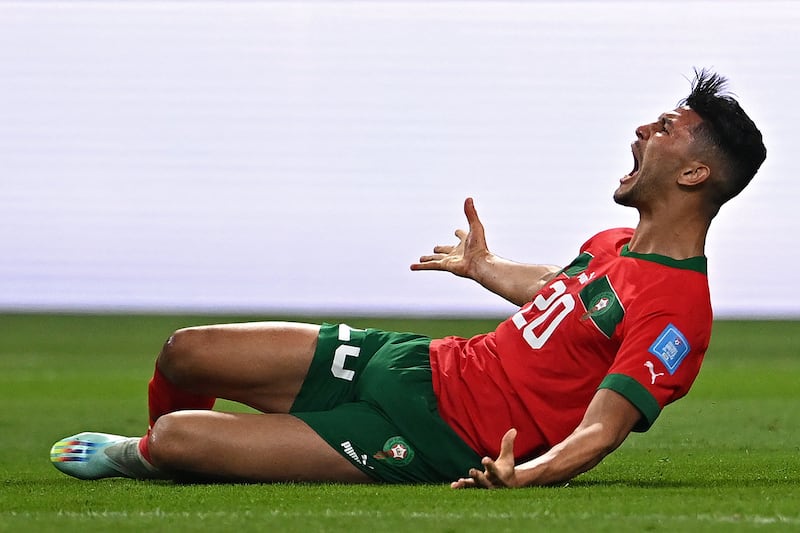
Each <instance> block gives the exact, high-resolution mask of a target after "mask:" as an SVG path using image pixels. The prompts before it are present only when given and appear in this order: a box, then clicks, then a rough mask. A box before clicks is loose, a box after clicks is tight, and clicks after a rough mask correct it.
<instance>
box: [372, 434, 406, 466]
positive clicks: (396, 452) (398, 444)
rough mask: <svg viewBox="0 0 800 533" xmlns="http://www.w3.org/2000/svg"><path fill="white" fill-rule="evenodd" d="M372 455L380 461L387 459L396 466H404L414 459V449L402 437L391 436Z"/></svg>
mask: <svg viewBox="0 0 800 533" xmlns="http://www.w3.org/2000/svg"><path fill="white" fill-rule="evenodd" d="M373 457H375V459H379V460H381V461H389V462H391V463H392V464H395V465H397V466H405V465H407V464H408V463H410V462H411V461H412V460H413V459H414V450H413V448H411V446H409V445H408V443H407V442H406V441H405V439H403V437H392V438H390V439H389V440H387V441H386V444H384V445H383V449H382V450H381V451H379V452H378V453H376V454H375V455H374V456H373Z"/></svg>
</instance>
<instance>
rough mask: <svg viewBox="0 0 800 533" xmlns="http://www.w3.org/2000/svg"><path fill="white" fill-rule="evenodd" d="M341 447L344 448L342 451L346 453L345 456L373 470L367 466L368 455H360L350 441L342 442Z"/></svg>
mask: <svg viewBox="0 0 800 533" xmlns="http://www.w3.org/2000/svg"><path fill="white" fill-rule="evenodd" d="M339 446H341V447H342V451H344V453H345V455H347V456H348V457H349V458H350V459H351V460H352V461H353V462H354V463H358V464H360V465H363V466H366V467H367V468H372V467H371V466H370V465H368V464H367V454H365V453H362V454H360V455H359V453H358V452H357V451H356V449H355V448H354V447H353V444H352V443H351V442H350V441H349V440H346V441H344V442H342V443H341V444H340V445H339Z"/></svg>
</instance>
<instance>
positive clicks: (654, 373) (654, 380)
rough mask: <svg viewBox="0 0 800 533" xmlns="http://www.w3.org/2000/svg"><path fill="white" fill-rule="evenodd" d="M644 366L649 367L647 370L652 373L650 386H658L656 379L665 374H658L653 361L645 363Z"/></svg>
mask: <svg viewBox="0 0 800 533" xmlns="http://www.w3.org/2000/svg"><path fill="white" fill-rule="evenodd" d="M644 366H646V367H647V370H649V371H650V385H655V384H656V378H657V377H659V376H663V375H664V373H663V372H656V369H655V367H654V366H653V362H652V361H645V363H644Z"/></svg>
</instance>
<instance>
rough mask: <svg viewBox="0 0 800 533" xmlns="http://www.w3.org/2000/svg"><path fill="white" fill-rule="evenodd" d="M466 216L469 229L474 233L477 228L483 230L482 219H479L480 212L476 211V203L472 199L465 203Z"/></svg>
mask: <svg viewBox="0 0 800 533" xmlns="http://www.w3.org/2000/svg"><path fill="white" fill-rule="evenodd" d="M464 215H465V216H466V217H467V222H468V223H469V229H470V230H471V231H474V230H475V229H476V227H480V228H483V224H481V220H480V218H478V210H477V209H475V202H474V201H473V200H472V198H467V199H466V200H465V201H464Z"/></svg>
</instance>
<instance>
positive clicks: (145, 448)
mask: <svg viewBox="0 0 800 533" xmlns="http://www.w3.org/2000/svg"><path fill="white" fill-rule="evenodd" d="M149 440H150V430H149V429H148V430H147V433H145V435H144V437H142V438H141V439H139V453H140V454H142V457H144V460H145V461H147V462H148V463H150V464H151V465H152V464H153V460H152V459H150V448H149V446H150V445H149V444H147V442H148V441H149Z"/></svg>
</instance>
